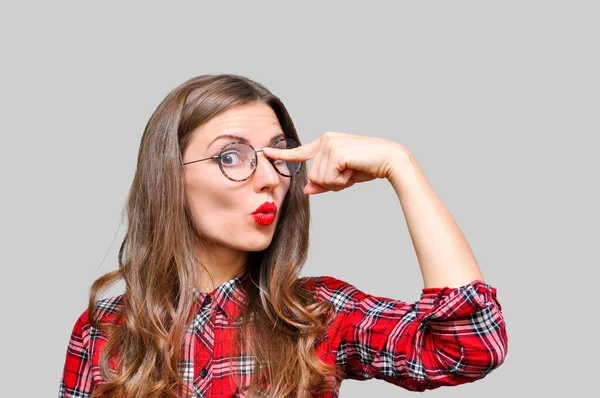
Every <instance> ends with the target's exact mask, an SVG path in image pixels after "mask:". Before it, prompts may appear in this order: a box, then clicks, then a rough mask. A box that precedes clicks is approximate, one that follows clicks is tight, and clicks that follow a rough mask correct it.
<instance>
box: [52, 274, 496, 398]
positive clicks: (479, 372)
mask: <svg viewBox="0 0 600 398" xmlns="http://www.w3.org/2000/svg"><path fill="white" fill-rule="evenodd" d="M301 280H302V281H303V283H305V285H306V286H307V287H308V288H309V289H311V291H313V292H314V294H315V295H316V296H317V297H318V298H319V299H320V300H328V301H330V302H331V303H333V305H334V307H335V311H336V317H335V319H334V321H333V322H332V324H331V325H330V327H329V328H328V331H327V333H326V336H324V338H323V339H322V340H320V341H319V343H318V345H317V354H318V355H319V357H320V358H321V359H323V360H324V361H325V362H327V363H335V364H336V365H337V366H339V367H341V368H342V370H343V375H344V376H343V378H344V379H355V380H367V379H371V378H375V379H381V380H385V381H387V382H390V383H393V384H395V385H397V386H400V387H402V388H404V389H407V390H410V391H425V390H431V389H435V388H438V387H441V386H452V385H458V384H463V383H470V382H473V381H475V380H478V379H481V378H483V377H485V376H486V375H487V374H489V373H490V372H491V371H492V370H494V369H495V368H497V367H498V366H499V365H500V364H502V362H503V361H504V359H505V357H506V354H507V351H508V339H507V334H506V326H505V322H504V319H503V317H502V313H501V310H502V307H501V305H500V303H499V302H498V300H497V298H496V289H495V288H494V287H492V286H490V285H489V284H487V283H484V282H483V281H480V280H475V281H473V282H471V283H469V284H467V285H465V286H461V287H457V288H448V287H444V288H424V289H423V292H422V294H421V297H420V300H419V301H417V302H415V303H412V304H409V303H406V302H403V301H400V300H394V299H390V298H385V297H377V296H373V295H369V294H366V293H363V292H362V291H360V290H359V289H357V288H356V287H355V286H353V285H351V284H349V283H347V282H344V281H342V280H339V279H336V278H334V277H331V276H321V277H304V278H301ZM249 283H250V279H249V278H248V277H247V274H246V273H244V272H242V273H240V274H238V275H236V276H235V277H234V278H233V279H231V280H229V281H227V282H225V283H223V284H222V285H221V286H219V287H218V288H216V289H215V290H213V291H212V292H210V293H202V292H199V291H197V290H194V294H195V298H196V301H195V304H194V307H193V308H192V311H194V312H193V314H194V318H193V320H192V322H191V323H190V325H189V327H188V329H187V333H186V336H185V340H184V344H183V346H182V359H181V366H180V371H181V374H182V376H183V378H184V380H185V382H186V383H187V384H188V386H190V387H191V389H192V390H193V391H194V397H203V398H204V397H243V396H244V390H243V389H239V388H237V387H236V385H235V384H234V383H233V382H232V379H231V374H235V375H237V376H236V378H238V377H239V378H241V385H247V384H248V383H249V382H250V376H251V374H252V371H253V357H252V355H250V354H242V355H239V356H237V357H236V358H233V365H232V366H231V367H230V364H229V360H230V358H228V357H227V352H228V351H227V348H228V344H230V343H231V338H232V333H233V331H234V328H235V326H236V322H237V321H239V320H240V319H239V317H238V315H239V312H240V306H241V305H242V304H243V303H244V288H245V287H247V286H248V284H249ZM121 298H122V295H120V296H114V297H110V298H105V299H102V300H100V301H98V303H97V304H96V308H95V313H94V316H99V317H101V319H102V320H104V321H110V320H111V318H114V316H115V314H116V313H117V312H118V310H119V308H120V306H121ZM105 341H106V337H105V336H103V335H101V334H100V333H99V331H98V330H97V329H94V328H92V327H90V326H89V324H88V322H87V311H84V312H83V314H82V315H81V316H80V317H79V318H78V319H77V321H76V323H75V326H74V328H73V331H72V334H71V338H70V341H69V344H68V348H67V353H66V360H65V366H64V371H63V376H62V380H61V382H60V389H59V397H74V398H75V397H78V398H83V397H89V396H90V395H91V392H92V391H93V390H94V388H95V386H96V385H97V384H99V383H102V382H103V381H102V377H101V375H100V372H99V366H98V362H99V358H100V351H101V349H102V347H103V346H104V343H105ZM338 394H339V387H338V390H337V391H336V392H334V393H333V394H325V395H323V394H321V395H315V397H317V396H318V397H321V398H335V397H337V396H338Z"/></svg>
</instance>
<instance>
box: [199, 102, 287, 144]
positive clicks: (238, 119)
mask: <svg viewBox="0 0 600 398" xmlns="http://www.w3.org/2000/svg"><path fill="white" fill-rule="evenodd" d="M280 132H282V130H281V126H280V124H279V120H278V119H277V115H275V112H274V111H273V109H271V107H270V106H268V105H265V104H249V105H241V106H236V107H234V108H231V109H228V110H227V111H225V112H223V113H221V114H219V115H217V116H215V117H214V118H212V119H210V120H209V121H208V122H206V123H205V124H203V125H202V126H200V127H198V128H197V129H196V130H194V132H193V135H194V138H193V139H192V142H193V143H194V145H200V146H204V147H206V146H207V145H208V144H209V143H211V142H213V141H214V140H215V138H217V137H219V136H220V135H222V134H235V135H238V136H241V137H244V138H246V139H248V140H250V141H256V142H257V143H260V142H262V141H265V140H267V139H268V138H270V137H271V136H272V135H273V134H275V133H280ZM229 140H231V139H229ZM220 141H227V138H224V139H222V140H217V142H220Z"/></svg>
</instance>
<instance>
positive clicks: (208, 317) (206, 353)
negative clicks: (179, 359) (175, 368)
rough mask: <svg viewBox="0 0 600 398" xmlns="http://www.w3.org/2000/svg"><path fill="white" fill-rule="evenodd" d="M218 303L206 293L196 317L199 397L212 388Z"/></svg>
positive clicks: (196, 388) (196, 368)
mask: <svg viewBox="0 0 600 398" xmlns="http://www.w3.org/2000/svg"><path fill="white" fill-rule="evenodd" d="M215 311H216V303H215V301H214V299H213V297H211V296H210V295H208V294H207V295H206V296H205V298H204V301H203V303H202V306H201V308H200V310H199V311H198V313H197V314H196V316H195V319H194V340H195V341H194V343H195V344H194V346H195V347H194V390H195V391H196V396H197V397H199V398H203V397H207V396H209V395H208V392H209V390H210V389H211V388H212V380H213V378H212V362H213V352H214V344H215V325H214V319H215V317H214V313H215Z"/></svg>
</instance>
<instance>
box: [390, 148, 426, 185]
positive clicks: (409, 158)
mask: <svg viewBox="0 0 600 398" xmlns="http://www.w3.org/2000/svg"><path fill="white" fill-rule="evenodd" d="M388 161H389V164H390V167H389V172H388V175H387V177H386V178H387V179H388V180H389V181H390V182H391V183H392V185H396V184H399V183H400V182H401V180H403V179H405V178H407V177H408V176H410V175H414V173H415V170H416V169H417V167H418V166H417V160H416V159H415V157H414V156H413V155H412V154H411V153H410V151H409V150H408V149H406V147H405V146H403V145H401V144H396V145H394V146H393V148H392V151H391V153H390V158H389V160H388Z"/></svg>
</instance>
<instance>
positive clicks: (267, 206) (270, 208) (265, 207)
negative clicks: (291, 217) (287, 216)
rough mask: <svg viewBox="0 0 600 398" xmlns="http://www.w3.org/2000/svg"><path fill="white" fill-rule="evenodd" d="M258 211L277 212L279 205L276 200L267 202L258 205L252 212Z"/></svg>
mask: <svg viewBox="0 0 600 398" xmlns="http://www.w3.org/2000/svg"><path fill="white" fill-rule="evenodd" d="M257 213H277V205H276V204H275V203H274V202H265V203H263V204H262V205H260V206H258V208H257V209H256V210H254V212H253V213H252V214H257Z"/></svg>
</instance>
